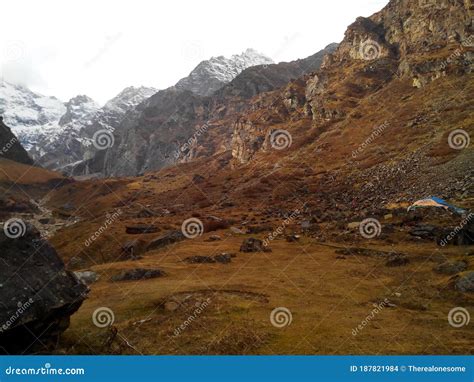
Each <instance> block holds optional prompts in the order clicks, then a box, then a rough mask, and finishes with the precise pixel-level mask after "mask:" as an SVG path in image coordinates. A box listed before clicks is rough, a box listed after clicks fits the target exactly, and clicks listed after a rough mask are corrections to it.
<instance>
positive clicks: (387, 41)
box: [232, 0, 474, 163]
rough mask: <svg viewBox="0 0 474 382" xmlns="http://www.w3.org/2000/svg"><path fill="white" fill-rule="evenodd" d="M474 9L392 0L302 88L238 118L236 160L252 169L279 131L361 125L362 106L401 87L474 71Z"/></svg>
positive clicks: (357, 25) (353, 31)
mask: <svg viewBox="0 0 474 382" xmlns="http://www.w3.org/2000/svg"><path fill="white" fill-rule="evenodd" d="M472 10H473V6H472V4H471V3H470V2H469V1H462V0H453V1H441V0H440V1H428V0H427V1H421V2H418V1H416V2H413V1H405V0H392V1H391V2H390V3H389V4H388V5H387V6H386V7H385V8H384V9H383V10H382V11H380V12H378V13H376V14H374V15H373V16H371V17H369V18H364V17H359V18H358V19H357V20H356V21H355V22H354V23H353V24H352V25H350V26H349V27H348V29H347V31H346V33H345V37H344V40H343V41H342V42H341V43H340V44H339V46H338V47H337V49H336V50H335V51H334V52H332V53H331V54H328V55H327V56H326V57H325V59H324V62H323V64H322V65H321V69H320V70H318V71H316V72H315V73H314V74H312V75H310V76H307V77H303V80H304V81H305V82H306V83H305V85H304V86H303V87H301V86H300V87H298V86H293V87H287V88H285V90H284V91H280V92H277V94H274V95H273V98H274V99H275V102H274V103H271V104H270V105H268V104H266V103H265V102H254V106H253V109H254V110H255V112H254V113H251V114H249V113H246V114H243V115H241V116H240V117H239V119H238V120H237V122H236V123H235V124H234V133H233V139H232V152H233V155H234V157H235V159H236V162H237V163H247V162H248V161H249V160H250V159H251V158H252V157H253V156H254V155H255V154H256V153H257V152H259V151H262V152H265V151H266V150H267V149H268V145H267V142H268V140H269V139H270V136H271V133H272V131H274V130H275V129H276V128H278V125H280V126H282V127H283V128H287V127H288V124H289V123H291V121H292V120H299V121H301V123H303V124H304V123H305V122H304V121H305V117H308V118H310V119H311V120H312V123H309V121H307V123H309V124H307V128H308V129H310V128H311V126H313V127H319V128H320V129H322V128H323V126H325V125H327V124H332V123H338V122H341V123H342V122H343V121H348V120H349V119H351V118H356V119H360V118H361V117H362V116H363V114H362V112H361V110H359V107H360V105H361V102H365V101H366V100H367V99H369V97H373V96H374V95H375V94H376V93H378V92H381V91H382V89H384V88H386V87H388V86H389V85H390V86H395V84H396V81H408V82H409V83H410V85H411V86H414V87H416V88H421V87H424V86H426V85H427V84H429V83H430V82H432V81H434V80H436V79H439V78H441V77H446V76H451V75H453V76H460V75H464V74H469V73H471V72H472V69H473V58H474V55H473V46H474V38H473V24H472ZM290 89H292V91H291V90H290ZM290 93H292V94H290ZM394 94H395V93H394ZM392 96H393V95H392ZM254 101H255V100H254ZM285 107H286V108H287V110H286V111H285ZM285 113H286V114H287V115H286V116H285ZM380 123H381V124H382V123H383V121H381V122H380ZM285 126H286V127H285Z"/></svg>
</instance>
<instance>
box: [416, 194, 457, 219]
mask: <svg viewBox="0 0 474 382" xmlns="http://www.w3.org/2000/svg"><path fill="white" fill-rule="evenodd" d="M420 207H437V208H444V209H445V210H447V211H451V212H453V213H455V214H457V215H463V214H465V213H466V210H464V209H462V208H459V207H456V206H454V205H452V204H450V203H448V202H447V201H446V200H443V199H441V198H437V197H436V196H430V197H428V198H425V199H420V200H417V201H416V202H415V203H413V204H412V205H411V206H410V207H408V211H412V210H415V209H416V208H420Z"/></svg>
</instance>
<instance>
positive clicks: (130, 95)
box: [31, 87, 156, 173]
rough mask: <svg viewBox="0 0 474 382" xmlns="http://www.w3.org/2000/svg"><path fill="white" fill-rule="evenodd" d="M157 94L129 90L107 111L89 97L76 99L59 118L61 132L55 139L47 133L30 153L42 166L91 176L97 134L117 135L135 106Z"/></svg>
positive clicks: (111, 101) (108, 106)
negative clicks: (120, 125) (126, 116)
mask: <svg viewBox="0 0 474 382" xmlns="http://www.w3.org/2000/svg"><path fill="white" fill-rule="evenodd" d="M155 92H156V90H155V89H153V88H146V87H139V88H135V87H128V88H126V89H124V90H123V91H122V92H120V94H118V95H117V96H116V97H114V98H113V99H111V100H110V101H108V102H107V103H106V104H105V105H104V107H102V108H100V106H99V105H98V104H97V103H96V102H95V101H94V100H92V99H91V98H89V97H87V96H84V95H82V96H77V97H74V98H73V99H71V100H70V101H69V102H67V103H66V107H67V109H66V112H65V114H63V116H62V117H61V118H60V120H59V122H58V125H59V127H60V130H59V132H58V133H57V134H55V135H54V136H51V134H48V132H47V130H46V131H45V132H44V133H43V134H41V135H39V136H38V137H37V147H38V149H36V150H33V149H32V150H31V152H32V154H33V156H34V157H36V158H37V161H38V163H39V164H41V165H42V166H44V167H46V168H49V169H53V170H59V171H63V172H65V173H73V172H74V169H75V168H81V169H82V171H83V172H85V173H88V172H89V169H88V167H87V166H86V163H87V161H88V160H89V159H90V158H92V157H93V156H94V155H95V153H96V152H98V151H99V150H97V149H96V148H95V146H94V140H93V137H94V133H95V132H96V131H101V130H108V131H114V130H115V129H116V128H117V127H118V125H119V124H120V122H122V119H123V118H124V116H125V115H126V114H127V113H128V112H129V111H131V110H132V109H133V108H134V107H135V106H137V105H138V104H139V103H141V102H142V101H143V100H145V99H147V98H148V97H150V96H151V95H153V94H154V93H155Z"/></svg>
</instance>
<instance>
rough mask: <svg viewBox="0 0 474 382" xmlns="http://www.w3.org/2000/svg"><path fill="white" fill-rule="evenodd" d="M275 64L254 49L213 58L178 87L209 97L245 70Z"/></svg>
mask: <svg viewBox="0 0 474 382" xmlns="http://www.w3.org/2000/svg"><path fill="white" fill-rule="evenodd" d="M267 64H273V60H272V59H271V58H269V57H267V56H265V55H263V54H261V53H259V52H257V51H256V50H254V49H247V50H246V51H245V52H242V53H241V54H234V55H233V56H232V57H230V58H226V57H224V56H218V57H211V58H210V59H209V60H205V61H202V62H201V63H200V64H199V65H198V66H196V68H194V70H193V71H192V72H191V73H190V74H189V76H188V77H185V78H183V79H181V80H180V81H179V82H178V83H177V84H176V87H177V88H179V89H186V90H190V91H192V92H193V93H196V94H199V95H203V96H208V95H211V94H212V93H214V92H215V91H216V90H218V89H220V88H221V87H222V86H224V85H225V84H227V83H229V82H230V81H232V80H233V79H234V78H235V77H237V76H238V75H239V74H240V73H241V72H242V71H243V70H245V69H247V68H249V67H251V66H256V65H267Z"/></svg>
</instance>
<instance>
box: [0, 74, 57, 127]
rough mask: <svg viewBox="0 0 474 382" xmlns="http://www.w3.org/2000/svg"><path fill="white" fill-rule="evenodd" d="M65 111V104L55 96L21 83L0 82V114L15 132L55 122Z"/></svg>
mask: <svg viewBox="0 0 474 382" xmlns="http://www.w3.org/2000/svg"><path fill="white" fill-rule="evenodd" d="M65 112H66V107H65V105H64V104H63V103H62V102H61V101H60V100H58V99H57V98H55V97H47V96H43V95H41V94H38V93H35V92H33V91H31V90H30V89H28V88H26V87H24V86H22V85H15V84H11V83H9V82H6V81H1V82H0V114H1V115H3V119H4V122H5V124H6V125H7V126H9V127H11V128H12V130H13V131H14V132H15V133H17V132H19V131H26V130H28V129H30V128H35V127H38V126H41V125H45V124H48V123H53V122H56V121H58V120H59V118H60V117H61V116H62V115H63V114H64V113H65Z"/></svg>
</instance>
